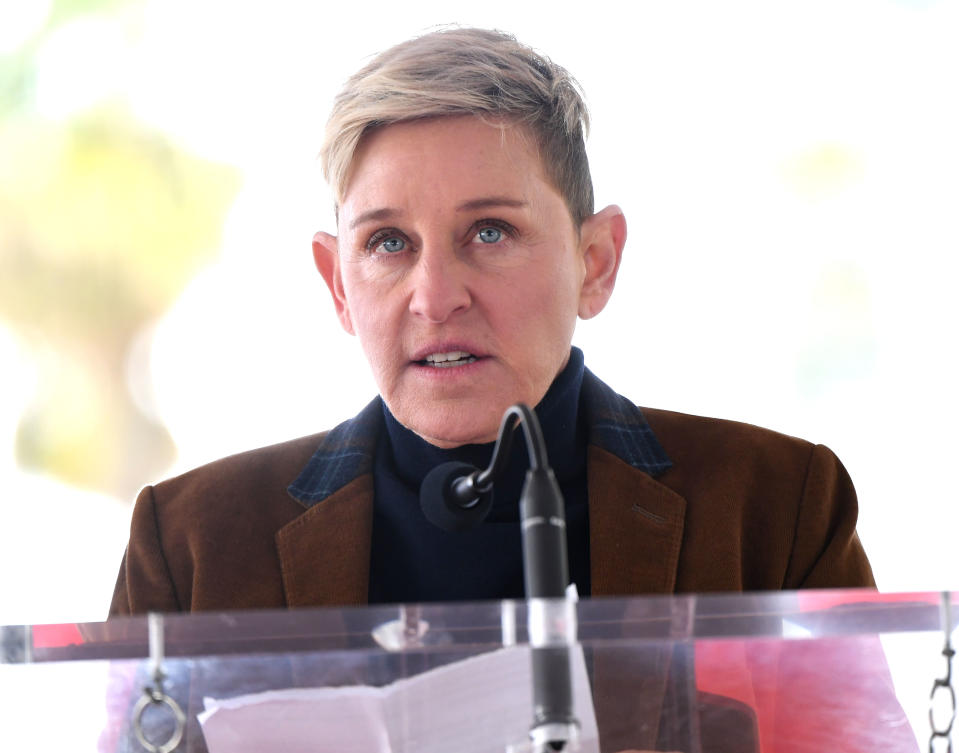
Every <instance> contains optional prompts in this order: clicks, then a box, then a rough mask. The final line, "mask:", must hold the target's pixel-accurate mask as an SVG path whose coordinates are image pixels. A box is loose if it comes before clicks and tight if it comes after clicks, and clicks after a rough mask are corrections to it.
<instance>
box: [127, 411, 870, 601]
mask: <svg viewBox="0 0 959 753" xmlns="http://www.w3.org/2000/svg"><path fill="white" fill-rule="evenodd" d="M643 414H644V415H645V417H646V420H647V421H648V422H649V424H650V426H651V427H652V430H653V432H654V433H655V435H656V438H657V439H658V440H659V442H660V444H661V445H662V447H663V448H664V449H665V451H666V454H667V455H668V456H669V458H670V460H671V461H672V467H671V468H669V469H668V470H666V471H665V472H663V473H662V474H660V475H658V476H657V477H656V478H653V477H652V476H651V475H649V474H648V473H645V472H643V471H641V470H638V469H637V468H634V467H633V466H631V465H629V464H628V463H626V462H624V461H623V460H621V459H620V458H619V457H617V456H616V455H614V454H612V453H611V452H609V451H607V450H605V449H602V448H601V447H598V446H595V445H591V446H590V447H589V450H588V464H587V474H588V494H589V536H590V559H591V585H592V595H593V596H603V595H639V594H668V593H681V592H715V591H760V590H779V589H798V588H830V587H858V586H873V585H874V581H873V576H872V572H871V569H870V567H869V563H868V560H867V559H866V555H865V553H864V551H863V549H862V546H861V544H860V542H859V538H858V536H857V535H856V517H857V512H858V511H857V502H856V496H855V491H854V490H853V486H852V482H851V481H850V479H849V476H848V475H847V473H846V471H845V469H844V468H843V467H842V464H841V463H840V462H839V460H838V459H837V458H836V456H835V455H834V454H833V453H832V452H831V451H830V450H828V449H827V448H826V447H823V446H822V445H812V444H810V443H808V442H805V441H803V440H799V439H795V438H793V437H788V436H785V435H782V434H777V433H775V432H772V431H769V430H766V429H760V428H757V427H755V426H750V425H747V424H741V423H735V422H731V421H723V420H718V419H710V418H702V417H697V416H690V415H685V414H680V413H674V412H669V411H662V410H653V409H643ZM324 436H325V435H322V434H320V435H314V436H310V437H305V438H302V439H297V440H293V441H291V442H286V443H283V444H279V445H274V446H271V447H266V448H262V449H259V450H254V451H251V452H247V453H243V454H240V455H235V456H232V457H229V458H224V459H222V460H218V461H216V462H214V463H211V464H209V465H206V466H203V467H201V468H198V469H196V470H193V471H190V472H188V473H186V474H184V475H182V476H179V477H177V478H174V479H170V480H168V481H164V482H162V483H160V484H157V485H155V486H148V487H146V488H145V489H144V490H143V491H142V492H141V494H140V496H139V498H138V499H137V503H136V507H135V509H134V513H133V521H132V526H131V535H130V542H129V545H128V547H127V551H126V554H125V555H124V558H123V562H122V564H121V568H120V574H119V578H118V580H117V584H116V590H115V592H114V596H113V602H112V604H111V607H110V613H111V615H122V614H138V613H144V612H148V611H196V610H233V609H245V608H277V607H306V606H323V605H355V604H364V603H366V600H367V583H368V579H369V563H370V538H371V530H372V520H373V479H372V476H371V475H370V474H369V473H366V474H363V475H360V476H358V477H357V478H355V479H353V480H352V481H350V482H349V483H347V484H346V485H345V486H344V487H342V488H340V489H339V490H337V491H335V492H334V493H333V494H331V495H330V496H329V497H327V498H326V499H324V500H323V501H322V502H320V503H318V504H315V505H312V506H306V505H304V504H303V503H301V502H299V501H297V500H296V499H294V498H293V497H291V496H290V494H288V492H287V487H288V485H289V484H290V483H291V481H292V480H293V479H295V478H296V477H297V475H298V474H299V473H300V471H301V470H302V469H303V468H304V466H305V465H306V464H307V462H308V461H309V459H310V457H311V456H312V454H313V452H314V450H315V449H316V448H317V447H318V445H319V443H320V442H321V440H322V438H323V437H324Z"/></svg>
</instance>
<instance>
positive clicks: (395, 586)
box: [369, 348, 589, 603]
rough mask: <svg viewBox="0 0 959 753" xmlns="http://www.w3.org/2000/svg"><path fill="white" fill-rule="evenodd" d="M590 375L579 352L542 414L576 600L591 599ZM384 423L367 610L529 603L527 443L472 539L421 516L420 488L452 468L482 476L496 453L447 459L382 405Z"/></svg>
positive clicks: (453, 453) (518, 447)
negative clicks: (524, 522)
mask: <svg viewBox="0 0 959 753" xmlns="http://www.w3.org/2000/svg"><path fill="white" fill-rule="evenodd" d="M583 374H584V366H583V354H582V352H581V351H580V350H579V349H577V348H573V349H572V350H571V353H570V358H569V361H568V363H567V364H566V366H565V368H564V369H563V370H562V371H561V372H560V374H559V375H558V376H557V377H556V379H555V380H554V381H553V384H552V385H551V386H550V388H549V390H548V391H547V393H546V395H545V397H544V398H543V399H542V401H540V403H539V405H537V406H536V408H535V410H536V415H537V417H538V418H539V421H540V424H541V426H542V428H543V436H544V437H545V439H546V447H547V452H548V454H549V462H550V465H551V466H552V468H553V471H554V473H555V474H556V477H557V480H558V482H559V485H560V489H561V491H562V493H563V498H564V500H565V503H566V520H567V540H568V550H569V564H570V576H571V579H572V580H573V581H575V582H576V585H577V587H578V589H579V593H580V594H581V595H588V594H589V520H588V513H587V492H586V430H585V427H584V426H582V425H581V424H582V421H581V420H580V418H581V417H580V411H579V402H580V400H579V398H580V388H581V386H582V383H583ZM383 416H384V419H385V425H386V429H387V430H386V431H385V432H382V433H381V435H380V439H379V442H378V443H377V447H376V454H375V458H374V469H373V480H374V496H373V539H372V549H371V556H370V584H369V600H370V602H371V603H383V602H421V601H447V600H480V599H507V598H522V597H523V566H522V546H521V537H520V528H519V497H520V493H521V491H522V485H523V481H524V480H525V476H526V470H527V468H528V467H529V463H528V460H527V453H526V444H525V442H524V441H523V439H522V436H517V437H515V438H514V441H513V444H512V448H511V455H510V462H509V465H508V467H507V470H506V473H505V476H504V478H502V479H500V480H498V481H497V482H496V486H495V490H494V494H493V509H492V511H491V512H490V514H489V516H488V517H487V519H486V520H485V521H484V522H483V524H481V525H480V526H478V527H477V528H474V529H472V530H469V531H462V532H449V531H444V530H441V529H439V528H437V527H436V526H434V525H433V524H432V523H430V522H429V521H428V520H427V519H426V517H425V516H424V515H423V512H422V510H421V509H420V505H419V487H420V483H421V482H422V480H423V478H424V476H426V474H427V473H429V471H431V470H432V469H433V468H435V467H436V466H437V465H439V464H441V463H445V462H449V461H451V460H458V461H460V462H466V463H470V464H471V465H474V466H476V467H479V468H485V467H486V466H487V465H488V464H489V461H490V458H491V456H492V452H493V443H492V442H491V443H489V444H482V445H464V446H462V447H456V448H453V449H450V450H443V449H440V448H438V447H435V446H434V445H431V444H429V443H428V442H426V441H425V440H423V439H421V438H420V437H418V436H417V435H416V434H414V433H413V432H412V431H410V430H409V429H406V428H405V427H403V426H402V425H401V424H400V423H399V422H398V421H397V420H396V419H395V418H394V417H393V416H392V414H391V413H390V412H389V410H388V409H387V408H386V406H385V404H384V406H383ZM519 434H520V435H521V432H520V433H519Z"/></svg>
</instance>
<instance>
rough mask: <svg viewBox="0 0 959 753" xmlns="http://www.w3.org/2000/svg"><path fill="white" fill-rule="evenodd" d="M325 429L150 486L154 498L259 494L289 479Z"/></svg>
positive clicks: (242, 454)
mask: <svg viewBox="0 0 959 753" xmlns="http://www.w3.org/2000/svg"><path fill="white" fill-rule="evenodd" d="M327 433H328V432H322V433H319V434H311V435H309V436H305V437H299V438H297V439H292V440H288V441H285V442H280V443H277V444H273V445H268V446H266V447H259V448H257V449H254V450H247V451H245V452H240V453H237V454H235V455H229V456H227V457H224V458H220V459H218V460H214V461H212V462H210V463H206V464H204V465H201V466H199V467H197V468H193V469H192V470H189V471H186V472H184V473H181V474H179V475H177V476H173V477H172V478H169V479H166V480H164V481H160V482H158V483H157V484H155V485H154V486H153V490H154V494H155V496H156V498H157V499H158V500H164V501H167V500H169V501H173V500H184V501H186V500H193V499H199V498H202V499H208V500H215V499H219V498H236V497H237V496H243V497H249V496H251V495H255V496H262V495H264V494H271V493H276V492H277V490H280V489H282V490H283V492H284V493H285V491H286V487H287V486H288V485H289V484H290V483H292V481H293V480H294V479H295V478H296V476H297V474H299V473H300V471H301V470H302V469H303V467H304V466H305V465H306V464H307V462H308V461H309V459H310V457H312V455H313V453H314V452H315V451H316V450H317V448H318V447H319V446H320V445H321V443H322V442H323V439H324V438H325V436H326V434H327ZM291 501H292V500H291Z"/></svg>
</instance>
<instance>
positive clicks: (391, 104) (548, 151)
mask: <svg viewBox="0 0 959 753" xmlns="http://www.w3.org/2000/svg"><path fill="white" fill-rule="evenodd" d="M450 115H476V116H479V117H490V118H493V119H498V120H506V121H509V122H515V123H518V124H521V125H524V126H526V127H527V128H528V129H529V132H530V133H531V134H532V135H533V136H534V138H535V139H536V142H537V145H538V148H539V152H540V156H541V158H542V162H543V168H544V171H545V174H546V178H547V179H548V180H550V181H551V183H552V184H553V186H554V187H555V188H556V189H557V190H558V191H559V192H560V194H561V195H562V196H563V197H564V199H565V201H566V204H567V206H568V207H569V211H570V215H571V216H572V218H573V220H574V222H575V223H576V226H577V227H578V226H579V225H580V224H582V222H583V221H584V220H585V219H586V218H587V217H589V216H590V215H591V214H592V213H593V186H592V179H591V177H590V173H589V162H588V160H587V158H586V148H585V139H586V136H587V134H588V131H589V113H588V111H587V109H586V105H585V103H584V101H583V95H582V92H581V91H580V88H579V85H578V84H577V82H576V81H575V80H574V79H573V77H572V76H571V75H570V74H569V73H568V72H567V71H566V70H565V69H564V68H562V67H560V66H558V65H556V64H555V63H553V62H552V61H550V60H549V59H548V58H546V57H544V56H542V55H539V54H538V53H536V52H534V51H533V50H532V49H531V48H529V47H527V46H526V45H523V44H521V43H520V42H518V41H517V40H516V38H515V37H513V36H512V35H510V34H506V33H503V32H499V31H493V30H487V29H474V28H451V29H443V30H440V31H434V32H431V33H429V34H426V35H424V36H420V37H416V38H414V39H411V40H408V41H405V42H402V43H400V44H398V45H396V46H395V47H392V48H390V49H389V50H386V51H385V52H382V53H380V54H379V55H377V56H376V57H375V58H374V59H373V60H372V61H371V62H370V63H369V64H367V65H366V66H364V67H363V68H362V69H361V70H359V71H358V72H357V73H355V74H354V75H353V76H351V77H350V78H349V80H348V81H347V82H346V84H345V85H344V87H343V89H342V90H341V91H340V93H339V94H338V95H337V97H336V99H335V100H334V103H333V110H332V112H331V114H330V118H329V120H328V121H327V125H326V132H325V136H324V141H323V146H322V148H321V150H320V161H321V164H322V167H323V174H324V176H325V178H326V180H327V182H328V183H329V184H330V187H331V188H332V190H333V195H334V198H335V201H336V203H337V205H339V204H340V203H341V202H342V200H343V197H344V194H345V192H346V188H347V185H348V183H349V179H350V169H351V167H352V164H353V158H354V155H355V153H356V150H357V148H358V147H359V145H360V142H361V141H362V139H363V137H364V136H365V135H366V134H367V133H369V132H370V131H372V130H374V129H376V128H380V127H382V126H386V125H389V124H391V123H399V122H404V121H410V120H417V119H421V118H430V117H440V116H450Z"/></svg>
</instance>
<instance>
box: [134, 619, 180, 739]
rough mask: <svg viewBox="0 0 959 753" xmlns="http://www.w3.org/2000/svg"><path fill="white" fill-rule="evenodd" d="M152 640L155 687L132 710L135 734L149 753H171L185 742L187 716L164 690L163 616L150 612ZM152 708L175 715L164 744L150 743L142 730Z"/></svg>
mask: <svg viewBox="0 0 959 753" xmlns="http://www.w3.org/2000/svg"><path fill="white" fill-rule="evenodd" d="M147 629H148V630H149V638H150V668H151V679H152V681H153V682H152V684H150V685H147V686H146V687H145V688H143V695H142V696H140V700H139V701H137V704H136V706H134V707H133V732H134V734H136V738H137V740H138V741H139V742H140V745H142V746H143V748H144V749H145V750H147V751H149V753H171V751H173V750H175V749H176V747H177V746H178V745H179V744H180V740H182V739H183V732H184V730H185V729H186V714H184V713H183V709H181V708H180V705H179V704H178V703H177V702H176V701H175V700H173V699H172V698H171V697H170V696H168V695H167V694H166V692H164V690H163V681H164V679H166V673H165V672H164V671H163V616H162V615H160V614H156V613H153V612H151V613H150V614H149V615H147ZM151 706H166V707H167V708H168V709H169V710H170V712H171V713H172V714H173V721H174V727H173V734H172V735H170V739H169V740H167V741H166V742H165V743H163V744H158V743H155V742H151V741H150V740H148V739H147V736H146V733H145V732H144V730H143V713H144V712H145V711H146V709H147V708H149V707H151Z"/></svg>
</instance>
